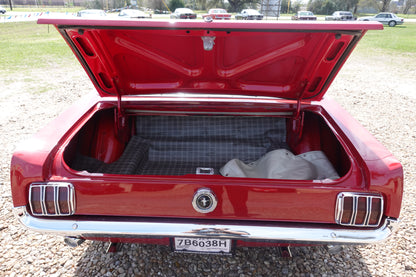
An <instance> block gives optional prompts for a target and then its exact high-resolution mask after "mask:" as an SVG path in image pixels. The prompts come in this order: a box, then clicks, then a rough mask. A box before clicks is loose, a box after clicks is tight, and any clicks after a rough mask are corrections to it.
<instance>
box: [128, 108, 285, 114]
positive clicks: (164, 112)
mask: <svg viewBox="0 0 416 277" xmlns="http://www.w3.org/2000/svg"><path fill="white" fill-rule="evenodd" d="M125 111H126V112H127V113H132V114H198V115H200V114H202V115H237V114H238V115H255V116H272V115H275V116H292V115H293V112H212V111H211V112H204V111H201V112H195V111H174V110H173V111H154V110H137V109H126V110H125Z"/></svg>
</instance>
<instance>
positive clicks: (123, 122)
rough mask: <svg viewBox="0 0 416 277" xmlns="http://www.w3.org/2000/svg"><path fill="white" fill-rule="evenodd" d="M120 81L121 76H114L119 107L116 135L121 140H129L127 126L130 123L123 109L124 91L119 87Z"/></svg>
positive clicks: (116, 117)
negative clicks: (122, 97)
mask: <svg viewBox="0 0 416 277" xmlns="http://www.w3.org/2000/svg"><path fill="white" fill-rule="evenodd" d="M118 83H119V77H118V76H115V77H113V84H114V87H115V89H116V91H117V109H116V112H115V130H116V135H117V137H118V139H119V140H120V141H121V142H127V141H128V128H127V127H128V126H127V125H128V124H127V118H126V115H125V113H124V109H123V106H122V101H121V100H122V99H121V96H122V91H121V90H120V89H119V86H118Z"/></svg>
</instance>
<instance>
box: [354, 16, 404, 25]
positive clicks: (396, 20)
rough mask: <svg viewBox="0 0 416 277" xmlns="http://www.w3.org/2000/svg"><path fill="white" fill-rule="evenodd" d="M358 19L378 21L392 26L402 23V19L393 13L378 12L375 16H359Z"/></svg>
mask: <svg viewBox="0 0 416 277" xmlns="http://www.w3.org/2000/svg"><path fill="white" fill-rule="evenodd" d="M358 20H361V21H378V22H381V23H383V24H386V25H389V26H390V27H394V26H396V25H401V24H403V23H404V19H403V18H401V17H398V16H397V15H395V14H394V13H379V14H377V15H375V16H366V17H360V18H358Z"/></svg>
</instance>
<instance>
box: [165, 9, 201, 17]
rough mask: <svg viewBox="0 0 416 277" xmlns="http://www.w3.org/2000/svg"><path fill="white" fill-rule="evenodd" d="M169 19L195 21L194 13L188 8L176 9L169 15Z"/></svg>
mask: <svg viewBox="0 0 416 277" xmlns="http://www.w3.org/2000/svg"><path fill="white" fill-rule="evenodd" d="M170 18H171V19H196V13H194V12H193V11H192V10H191V9H188V8H177V9H176V10H175V11H174V12H173V13H171V14H170Z"/></svg>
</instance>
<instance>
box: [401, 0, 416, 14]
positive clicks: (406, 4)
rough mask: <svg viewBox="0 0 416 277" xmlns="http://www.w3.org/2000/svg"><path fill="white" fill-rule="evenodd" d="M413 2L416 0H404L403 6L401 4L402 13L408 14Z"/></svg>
mask: <svg viewBox="0 0 416 277" xmlns="http://www.w3.org/2000/svg"><path fill="white" fill-rule="evenodd" d="M415 4H416V1H415V0H406V1H405V2H404V6H403V13H404V14H408V13H409V10H410V8H411V7H412V6H413V5H415Z"/></svg>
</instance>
